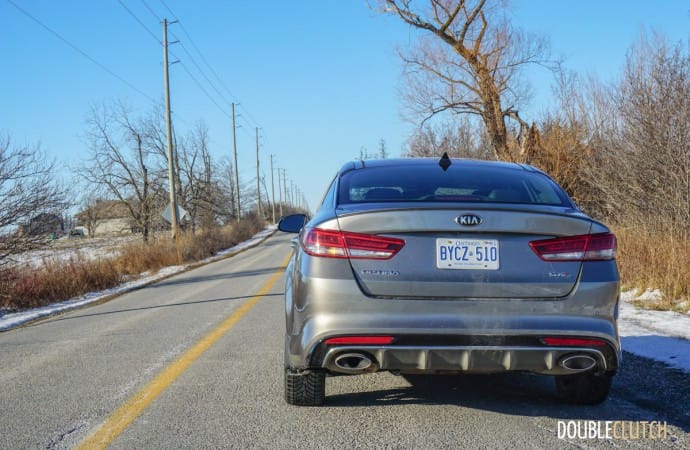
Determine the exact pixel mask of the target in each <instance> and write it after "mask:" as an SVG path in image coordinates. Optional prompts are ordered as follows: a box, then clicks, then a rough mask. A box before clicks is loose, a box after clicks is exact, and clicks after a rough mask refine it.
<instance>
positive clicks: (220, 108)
mask: <svg viewBox="0 0 690 450" xmlns="http://www.w3.org/2000/svg"><path fill="white" fill-rule="evenodd" d="M180 65H181V66H182V69H184V71H185V72H187V75H189V78H191V79H192V81H193V82H194V83H195V84H196V85H197V86H198V87H199V89H201V92H203V93H204V95H206V97H208V99H209V100H211V102H213V104H214V105H216V106H217V107H218V109H219V110H220V111H221V112H222V113H223V114H224V115H225V116H227V117H228V118H230V114H228V113H227V112H226V111H225V110H224V109H223V108H222V107H221V106H220V105H219V104H218V102H216V100H215V99H214V98H213V97H211V95H210V94H209V93H208V91H207V90H206V89H205V88H204V87H203V86H202V85H201V83H199V80H197V79H196V78H195V77H194V75H192V73H191V72H190V71H189V69H188V68H187V66H186V65H185V64H184V63H183V62H180Z"/></svg>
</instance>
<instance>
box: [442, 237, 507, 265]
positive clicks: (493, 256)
mask: <svg viewBox="0 0 690 450" xmlns="http://www.w3.org/2000/svg"><path fill="white" fill-rule="evenodd" d="M436 267H437V268H439V269H457V270H498V268H499V254H498V241H497V240H495V239H486V240H485V239H436Z"/></svg>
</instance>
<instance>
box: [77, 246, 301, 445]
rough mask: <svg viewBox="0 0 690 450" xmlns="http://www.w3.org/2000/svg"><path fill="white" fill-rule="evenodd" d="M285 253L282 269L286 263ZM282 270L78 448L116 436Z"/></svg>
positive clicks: (262, 293) (244, 311)
mask: <svg viewBox="0 0 690 450" xmlns="http://www.w3.org/2000/svg"><path fill="white" fill-rule="evenodd" d="M289 259H290V255H288V256H287V257H286V258H285V260H284V261H283V263H282V264H281V269H283V268H285V266H287V263H288V260H289ZM282 274H283V271H282V270H278V271H277V272H275V273H274V274H273V275H272V276H271V278H270V279H269V280H268V281H267V282H266V284H264V286H263V287H262V288H261V290H260V291H259V292H258V293H257V294H256V295H255V296H254V297H252V298H250V299H249V300H247V301H246V302H245V303H244V304H243V305H242V306H240V307H239V308H238V309H236V310H235V311H234V312H233V313H232V314H231V315H230V316H228V318H227V319H225V320H224V321H223V323H221V324H220V325H219V326H218V327H216V328H215V329H214V330H212V331H211V332H210V333H209V334H207V335H206V336H204V337H203V338H201V339H200V340H199V342H197V343H196V344H195V345H194V346H193V347H192V348H190V349H189V350H187V351H186V352H185V353H184V354H183V355H182V356H180V357H179V358H178V359H177V360H176V361H174V362H173V363H171V364H170V365H169V366H167V367H166V368H165V369H164V370H163V371H162V372H161V373H160V374H158V375H157V376H156V378H154V379H153V380H152V381H151V382H150V383H149V384H147V385H146V386H144V387H143V388H142V389H141V390H140V391H139V392H137V393H136V394H135V395H134V396H132V398H130V399H129V400H128V401H127V402H126V403H125V404H124V405H122V406H121V407H120V408H118V409H117V411H115V412H114V413H113V414H112V415H111V416H110V417H108V419H106V421H105V422H103V424H102V425H101V426H100V427H99V428H98V429H97V430H96V431H95V432H94V433H93V434H91V435H90V436H88V437H87V438H86V439H84V440H83V441H82V442H81V443H80V444H79V446H78V447H77V449H80V450H81V449H102V448H105V447H107V446H108V445H109V444H110V443H111V442H112V441H113V440H115V438H117V437H118V436H119V435H120V434H121V433H122V432H123V431H124V430H125V429H126V428H127V427H128V426H129V425H130V424H131V423H132V422H133V421H134V419H136V418H137V417H138V416H139V415H140V414H141V413H142V412H144V410H145V409H146V408H147V407H148V406H149V405H150V404H151V402H153V401H154V400H155V399H156V398H157V397H158V396H159V395H160V394H162V393H163V391H165V390H166V389H167V388H168V386H170V385H171V384H172V383H173V382H174V381H175V380H176V379H177V378H178V377H179V376H180V375H182V374H183V373H184V371H185V370H187V368H188V367H189V366H190V365H192V363H194V361H196V360H197V359H198V358H199V357H200V356H201V355H202V354H203V353H204V352H205V351H206V350H208V349H209V348H211V346H212V345H213V344H215V343H216V342H217V341H218V340H219V339H220V338H221V337H223V335H224V334H225V333H227V332H228V330H230V328H232V327H233V326H234V325H235V324H236V323H237V322H238V321H239V320H240V319H241V318H242V317H243V316H244V315H245V314H247V312H249V310H250V309H252V308H253V307H254V305H256V304H257V303H258V302H259V300H261V299H262V298H263V297H264V296H265V295H266V294H268V292H269V291H270V290H271V288H273V285H274V284H275V283H276V281H278V279H279V278H280V276H281V275H282Z"/></svg>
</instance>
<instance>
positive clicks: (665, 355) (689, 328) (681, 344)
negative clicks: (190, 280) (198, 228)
mask: <svg viewBox="0 0 690 450" xmlns="http://www.w3.org/2000/svg"><path fill="white" fill-rule="evenodd" d="M274 231H275V227H269V228H266V229H265V230H263V231H262V232H260V233H258V234H256V235H255V236H253V237H252V238H251V239H250V240H248V241H246V242H243V243H241V244H238V245H236V246H235V247H232V248H230V249H227V250H225V251H222V252H220V253H218V255H216V256H214V257H212V258H209V259H208V260H206V261H205V262H211V261H213V260H216V259H220V258H223V257H225V256H226V255H228V254H232V253H236V252H238V251H241V250H243V249H246V248H248V247H251V246H253V245H256V244H257V243H259V242H261V241H262V240H263V239H265V238H266V237H268V236H269V235H270V234H272V233H273V232H274ZM187 267H188V266H186V265H185V266H173V267H168V268H165V269H162V270H160V271H159V272H158V273H156V274H155V275H148V276H147V275H145V274H144V275H143V276H142V277H140V278H138V279H137V280H135V281H131V282H128V283H125V284H123V285H121V286H118V287H116V288H113V289H108V290H105V291H102V292H93V293H90V294H87V295H84V296H82V297H78V298H74V299H71V300H67V301H64V302H60V303H56V304H53V305H50V306H45V307H42V308H36V309H32V310H29V311H23V312H19V313H8V314H3V312H2V310H0V332H2V331H6V330H9V329H11V328H14V327H17V326H19V325H21V324H23V323H26V322H29V321H32V320H35V319H38V318H41V317H47V316H51V315H54V314H57V313H60V312H63V311H68V310H70V309H75V308H79V307H81V306H84V305H86V304H89V303H92V302H95V301H98V300H101V299H103V298H105V297H107V296H110V295H114V294H120V293H124V292H127V291H130V290H132V289H134V288H136V287H138V286H142V285H145V284H148V283H151V282H153V281H156V280H158V279H161V278H165V277H168V276H170V275H172V274H175V273H178V272H182V271H183V270H185V269H186V268H187ZM659 295H660V293H658V292H654V291H647V292H645V293H642V294H641V295H639V296H638V295H637V292H636V291H634V290H633V291H626V292H623V293H622V294H621V304H620V315H619V320H618V329H619V333H620V335H621V342H622V345H623V350H625V351H627V352H630V353H634V354H636V355H639V356H642V357H645V358H650V359H654V360H656V361H660V362H663V363H665V364H668V365H669V366H671V367H675V368H678V369H681V370H683V371H685V372H688V373H690V315H687V314H680V313H676V312H672V311H651V310H647V309H641V308H638V307H637V306H635V305H632V304H630V303H629V302H631V301H632V300H635V299H640V298H642V299H647V300H654V298H656V297H658V296H659Z"/></svg>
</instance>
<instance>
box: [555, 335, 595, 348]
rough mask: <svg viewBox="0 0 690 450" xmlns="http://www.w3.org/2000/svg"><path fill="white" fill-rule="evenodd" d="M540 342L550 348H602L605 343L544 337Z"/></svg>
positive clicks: (587, 339)
mask: <svg viewBox="0 0 690 450" xmlns="http://www.w3.org/2000/svg"><path fill="white" fill-rule="evenodd" d="M542 342H543V343H544V344H546V345H548V346H550V347H603V346H605V345H607V344H606V341H602V340H601V339H590V338H565V337H545V338H542Z"/></svg>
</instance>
